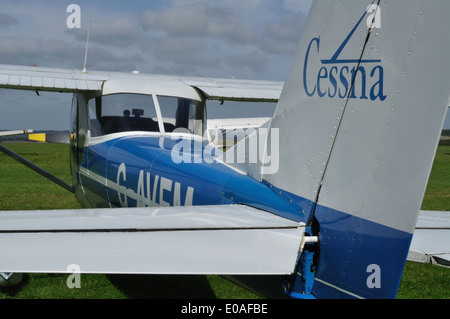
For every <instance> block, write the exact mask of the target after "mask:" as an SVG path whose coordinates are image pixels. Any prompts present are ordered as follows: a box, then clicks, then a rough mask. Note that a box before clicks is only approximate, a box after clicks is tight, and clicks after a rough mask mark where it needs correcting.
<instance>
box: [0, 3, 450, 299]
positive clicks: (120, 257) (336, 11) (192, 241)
mask: <svg viewBox="0 0 450 319" xmlns="http://www.w3.org/2000/svg"><path fill="white" fill-rule="evenodd" d="M448 12H450V2H449V1H446V0H442V1H427V0H395V1H390V0H379V1H375V0H365V1H352V0H340V1H333V0H318V1H314V3H313V6H312V8H311V11H310V16H309V18H308V22H307V24H306V26H305V29H304V31H303V34H302V38H301V41H300V45H299V49H298V51H297V54H296V56H295V59H294V63H293V66H292V69H291V71H290V73H289V75H288V77H287V80H286V81H285V83H284V84H282V83H268V82H260V81H239V80H218V79H200V78H184V77H175V78H174V77H165V76H154V75H143V74H117V73H104V72H103V73H102V72H77V71H67V70H58V69H45V68H40V67H38V68H36V67H18V66H1V67H0V86H1V87H3V88H9V89H11V88H12V89H20V90H34V91H54V92H73V93H74V97H73V104H72V133H71V138H70V154H71V155H70V156H71V173H72V179H73V180H72V181H73V185H64V183H63V182H61V183H60V184H61V186H64V187H66V189H68V190H70V191H73V192H74V194H75V196H76V197H77V199H78V200H79V202H80V203H81V204H82V205H83V206H84V207H86V209H83V210H72V211H40V212H3V213H1V214H0V225H1V226H0V255H1V256H2V258H0V270H1V271H3V272H7V273H58V272H59V273H66V272H67V269H68V266H70V265H73V264H76V265H78V266H79V268H80V270H81V272H82V273H120V274H216V275H223V276H231V277H232V278H233V279H234V280H236V281H237V282H240V283H242V284H243V285H245V286H246V287H249V289H254V290H255V291H258V292H259V293H260V294H262V295H264V296H268V297H279V296H282V295H283V296H287V297H291V298H395V297H396V294H397V289H398V286H399V283H400V279H401V276H402V273H403V268H404V265H405V261H406V259H407V256H408V252H409V251H410V247H411V242H412V239H413V234H414V232H415V227H416V224H417V220H418V216H419V213H420V207H421V203H422V199H423V196H424V193H425V189H426V185H427V181H428V177H429V174H430V170H431V167H432V164H433V159H434V155H435V152H436V148H437V145H438V140H439V136H440V133H441V130H442V126H443V123H444V119H445V116H446V113H447V109H448V105H449V97H450V89H449V88H450V80H449V77H448V74H450V64H449V63H448V61H447V60H448V52H450V36H449V34H448V30H449V29H450V20H449V19H448ZM280 92H281V93H280ZM208 99H217V100H243V101H270V102H274V101H278V104H277V107H276V111H275V114H274V116H273V118H272V119H271V121H270V123H269V125H268V126H267V128H266V130H265V133H266V134H257V136H256V137H257V139H256V140H255V139H254V138H255V136H254V135H252V136H247V137H246V138H245V139H244V140H242V141H241V142H240V143H238V144H237V145H236V146H234V147H232V148H231V149H230V150H228V151H227V152H226V153H224V154H223V153H221V152H219V151H218V150H216V149H215V148H214V147H211V145H210V144H209V143H208V140H207V139H205V138H204V136H203V132H204V131H205V128H206V112H205V101H206V100H208ZM252 139H254V140H252ZM255 141H257V142H255ZM261 141H263V150H262V152H259V153H260V154H262V155H263V156H262V158H259V157H258V160H255V156H253V155H252V153H249V155H248V160H247V161H245V162H238V163H236V162H230V161H227V160H226V159H227V154H229V152H232V151H233V152H234V151H236V153H233V154H234V155H233V156H235V155H236V154H237V155H239V154H240V152H247V151H249V150H252V149H253V148H252V147H254V146H255V145H259V143H260V142H261ZM241 143H247V144H246V145H244V147H241V151H239V147H240V146H242V144H241ZM253 150H254V149H253ZM4 151H5V152H7V151H6V150H4ZM258 151H260V150H259V149H258ZM11 156H14V155H13V154H11ZM252 156H253V157H252ZM233 158H234V157H233ZM37 170H38V171H39V169H37ZM429 216H431V215H429ZM425 222H426V221H425ZM425 224H426V223H425ZM444 231H445V230H444ZM445 234H447V238H448V229H447V233H445ZM442 239H443V240H445V237H442ZM447 244H448V241H447ZM444 249H448V245H446V247H444ZM444 253H445V251H444ZM447 253H448V250H447ZM443 256H444V259H445V255H443ZM251 284H255V285H251Z"/></svg>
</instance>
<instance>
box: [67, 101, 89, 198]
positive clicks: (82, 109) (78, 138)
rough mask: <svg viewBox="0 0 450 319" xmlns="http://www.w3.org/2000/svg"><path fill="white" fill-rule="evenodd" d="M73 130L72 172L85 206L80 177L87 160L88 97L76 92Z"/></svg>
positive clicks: (72, 119) (79, 196)
mask: <svg viewBox="0 0 450 319" xmlns="http://www.w3.org/2000/svg"><path fill="white" fill-rule="evenodd" d="M70 121H71V126H70V127H71V132H70V172H71V175H72V185H73V187H74V189H75V196H76V197H77V199H78V201H79V202H80V204H82V205H83V206H85V205H84V204H83V203H84V202H85V194H84V189H83V187H82V183H81V179H80V166H81V165H82V162H83V160H85V157H86V156H85V154H84V144H85V142H86V132H87V130H86V125H87V124H85V123H84V122H86V121H87V120H86V99H85V98H84V96H83V95H82V94H78V93H76V94H74V95H73V99H72V110H71V119H70Z"/></svg>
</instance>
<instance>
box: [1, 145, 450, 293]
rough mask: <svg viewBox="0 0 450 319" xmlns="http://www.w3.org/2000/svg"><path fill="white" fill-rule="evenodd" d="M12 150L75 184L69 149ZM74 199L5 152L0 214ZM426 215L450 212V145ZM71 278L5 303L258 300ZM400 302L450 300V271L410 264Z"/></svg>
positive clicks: (33, 278) (192, 281)
mask: <svg viewBox="0 0 450 319" xmlns="http://www.w3.org/2000/svg"><path fill="white" fill-rule="evenodd" d="M7 147H9V148H10V149H12V150H14V151H15V152H17V153H19V154H20V155H22V156H24V157H25V158H27V159H28V160H30V161H32V162H34V163H36V164H37V165H39V166H41V167H43V168H44V169H46V170H48V171H49V172H51V173H53V174H55V175H56V176H58V177H60V178H61V179H63V180H65V181H66V182H67V183H71V179H70V173H69V157H68V147H67V146H65V145H56V144H32V143H17V144H7ZM79 207H80V206H79V204H78V203H77V201H76V200H75V198H74V196H73V195H72V194H71V193H69V192H67V191H66V190H64V189H62V188H60V187H59V186H57V185H55V184H53V183H52V182H50V181H47V180H46V179H44V178H42V177H40V176H39V175H37V174H36V173H34V172H32V171H30V170H29V169H27V168H25V167H23V166H22V165H20V164H19V163H17V162H15V161H14V160H12V159H10V158H9V157H7V156H5V155H3V154H1V153H0V210H3V211H5V210H45V209H70V208H79ZM422 208H423V209H426V210H445V211H450V146H441V147H439V149H438V152H437V154H436V160H435V164H434V167H433V171H432V174H431V177H430V182H429V185H428V188H427V193H426V196H425V199H424V203H423V207H422ZM67 279H68V275H64V274H63V275H56V274H27V275H25V277H24V281H23V283H22V284H21V285H20V286H18V287H15V288H9V289H0V299H9V298H15V299H134V298H208V299H213V298H217V299H253V298H258V296H256V295H254V294H252V293H250V292H248V291H247V290H245V289H242V288H240V287H238V286H236V285H234V284H232V283H230V282H228V281H227V280H225V279H223V278H221V277H218V276H122V275H120V276H119V275H114V276H111V275H82V276H81V289H69V288H68V287H67V285H66V281H67ZM398 298H399V299H449V298H450V269H447V268H441V267H437V266H433V265H424V264H417V263H411V262H407V264H406V267H405V272H404V275H403V278H402V281H401V285H400V289H399V293H398Z"/></svg>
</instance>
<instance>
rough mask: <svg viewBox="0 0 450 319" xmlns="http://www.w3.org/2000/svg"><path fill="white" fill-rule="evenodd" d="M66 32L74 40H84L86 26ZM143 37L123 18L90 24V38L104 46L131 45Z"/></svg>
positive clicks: (138, 30)
mask: <svg viewBox="0 0 450 319" xmlns="http://www.w3.org/2000/svg"><path fill="white" fill-rule="evenodd" d="M66 32H67V34H70V35H72V36H73V37H74V39H75V40H77V41H80V42H85V41H86V39H87V32H88V28H87V27H84V28H81V29H68V30H67V31H66ZM143 37H144V35H143V34H142V32H141V31H140V29H139V28H138V27H137V26H135V25H134V24H133V23H132V22H131V21H130V20H128V19H125V18H118V19H111V20H103V21H100V22H96V23H95V22H94V23H93V24H92V26H91V33H90V38H91V40H92V41H93V42H95V43H97V44H102V45H105V46H111V47H119V48H122V47H124V46H131V45H134V44H136V43H139V40H140V39H141V40H142V38H143Z"/></svg>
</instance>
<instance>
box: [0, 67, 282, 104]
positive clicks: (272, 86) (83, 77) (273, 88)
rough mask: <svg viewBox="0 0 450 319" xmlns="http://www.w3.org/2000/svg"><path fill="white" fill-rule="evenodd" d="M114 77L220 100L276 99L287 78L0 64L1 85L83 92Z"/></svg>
mask: <svg viewBox="0 0 450 319" xmlns="http://www.w3.org/2000/svg"><path fill="white" fill-rule="evenodd" d="M113 78H143V79H145V78H153V79H154V78H156V79H164V80H165V81H167V80H173V81H178V82H182V83H184V84H185V85H187V86H191V87H194V88H196V89H198V90H200V91H202V93H203V95H204V96H205V97H206V99H209V100H220V101H250V102H277V101H278V99H279V98H280V95H281V91H282V89H283V85H284V82H272V81H251V80H237V79H214V78H199V77H183V76H160V75H150V74H139V73H137V74H136V73H117V72H97V71H92V72H91V71H89V72H86V73H83V72H82V71H78V70H68V69H57V68H41V67H31V66H30V67H27V66H16V65H0V88H7V89H18V90H32V91H50V92H80V91H101V90H102V87H103V84H104V83H105V82H106V81H108V80H111V79H113Z"/></svg>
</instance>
